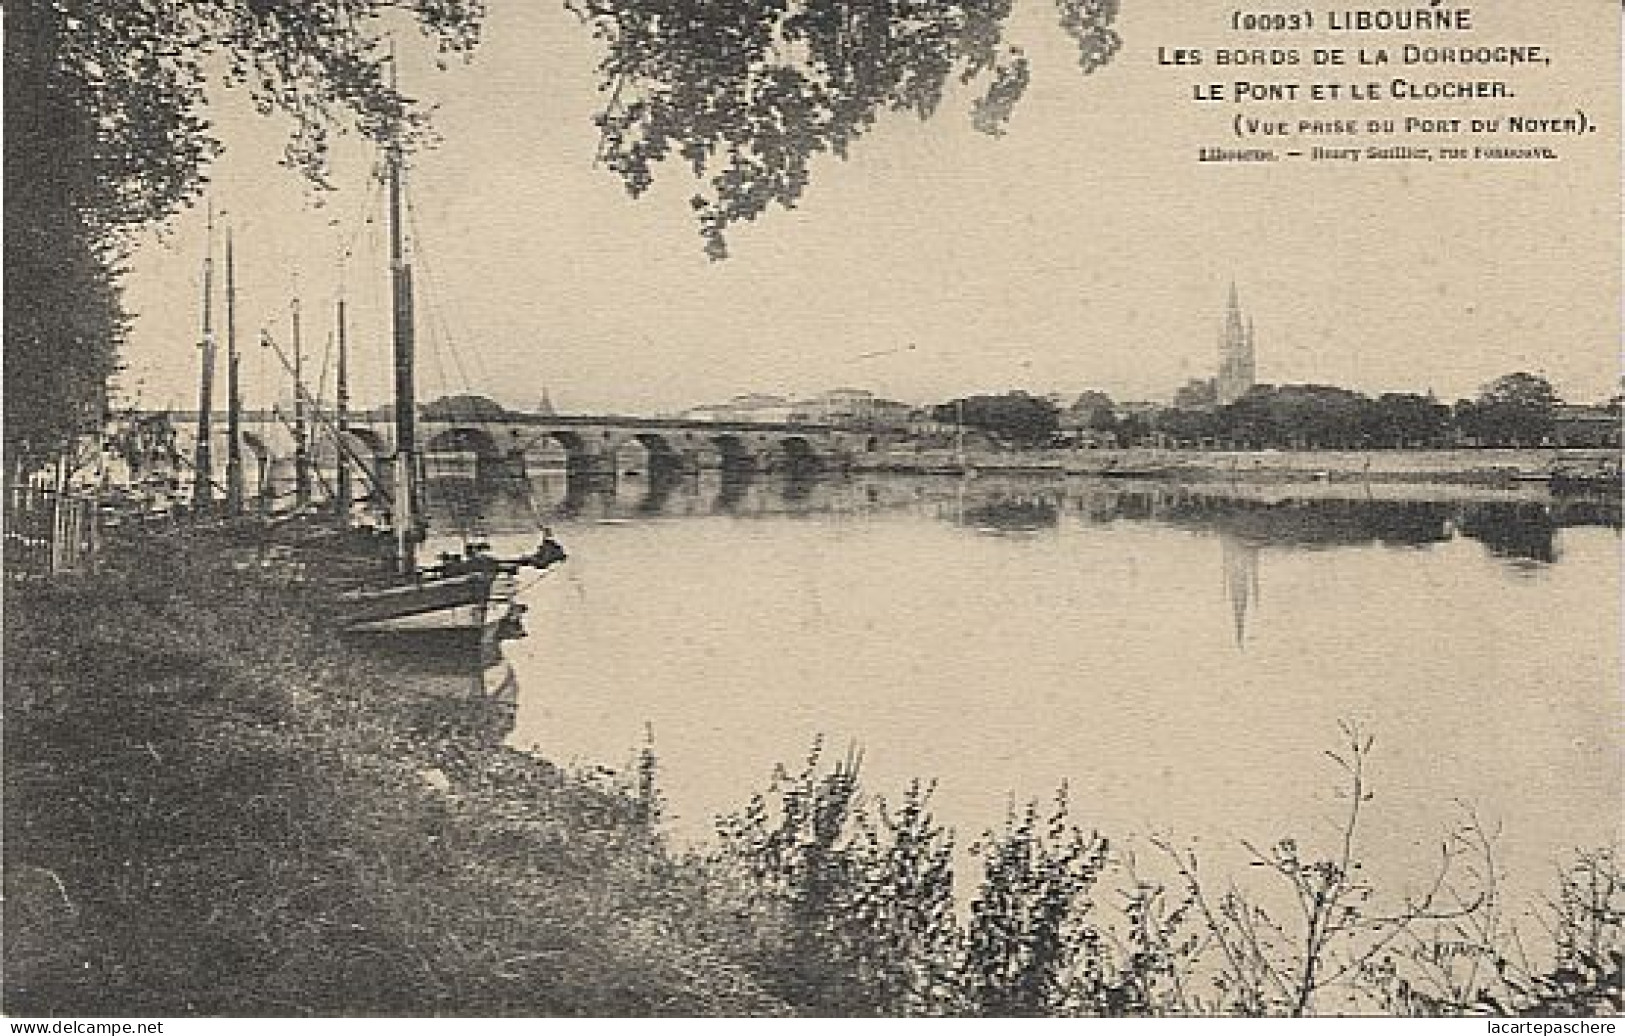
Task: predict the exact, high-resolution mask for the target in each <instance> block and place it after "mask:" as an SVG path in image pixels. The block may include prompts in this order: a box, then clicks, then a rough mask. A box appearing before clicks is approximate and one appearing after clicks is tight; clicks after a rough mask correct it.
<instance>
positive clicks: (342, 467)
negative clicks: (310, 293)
mask: <svg viewBox="0 0 1625 1036" xmlns="http://www.w3.org/2000/svg"><path fill="white" fill-rule="evenodd" d="M338 323H339V326H338V338H339V369H338V388H337V390H336V396H337V398H336V401H335V402H336V408H337V410H338V413H337V414H336V415H335V418H336V420H335V424H336V425H337V426H338V435H339V439H340V445H339V458H338V459H339V470H338V491H337V494H336V497H335V499H334V510H335V511H337V512H338V516H339V521H340V522H341V523H343V524H348V523H349V520H350V497H351V489H350V465H349V464H348V463H346V462H345V458H344V444H343V440H344V436H345V434H346V433H348V432H349V430H350V348H349V345H348V344H347V342H346V340H345V326H344V296H343V295H340V296H339V300H338Z"/></svg>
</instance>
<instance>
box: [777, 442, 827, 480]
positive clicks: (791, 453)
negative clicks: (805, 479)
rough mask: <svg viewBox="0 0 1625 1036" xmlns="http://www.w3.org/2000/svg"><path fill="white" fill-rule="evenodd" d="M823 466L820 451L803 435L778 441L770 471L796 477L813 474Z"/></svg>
mask: <svg viewBox="0 0 1625 1036" xmlns="http://www.w3.org/2000/svg"><path fill="white" fill-rule="evenodd" d="M823 466H824V463H823V458H822V457H821V456H820V455H819V452H818V449H817V448H816V447H815V446H813V444H812V443H811V442H810V441H808V439H807V437H806V436H802V435H787V436H784V437H783V438H781V439H780V440H778V442H777V443H775V444H774V446H773V448H772V454H771V457H770V459H769V461H768V467H769V468H770V469H772V470H776V471H777V470H782V471H787V472H789V473H791V474H796V475H805V474H811V473H813V472H816V471H819V470H820V469H822V468H823Z"/></svg>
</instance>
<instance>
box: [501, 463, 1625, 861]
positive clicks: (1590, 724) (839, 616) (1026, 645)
mask: <svg viewBox="0 0 1625 1036" xmlns="http://www.w3.org/2000/svg"><path fill="white" fill-rule="evenodd" d="M478 510H479V512H480V513H481V515H482V516H483V521H484V522H485V523H486V526H487V530H486V531H487V532H488V533H489V535H490V537H491V539H492V542H493V543H494V544H495V545H496V546H497V547H498V548H499V549H523V548H525V547H528V546H529V545H530V544H532V543H533V542H534V533H533V531H531V530H532V529H533V528H534V523H533V522H532V521H531V516H532V515H533V514H535V515H540V516H542V517H544V518H545V520H547V521H548V522H549V523H550V524H551V525H552V527H553V529H554V532H555V534H556V535H557V536H558V538H559V539H560V540H562V541H563V542H564V544H565V545H566V547H567V548H568V549H569V551H570V555H571V557H570V560H569V562H568V563H567V564H566V565H564V566H562V567H561V568H559V569H557V570H555V572H554V573H552V574H551V575H550V576H548V577H547V578H545V579H544V580H542V581H541V582H540V583H539V584H538V585H536V586H535V587H534V588H533V589H531V590H529V591H528V592H527V593H526V596H525V599H526V601H527V603H528V604H529V605H530V609H531V611H530V614H529V617H528V624H529V627H530V630H531V633H530V635H529V636H528V637H527V638H525V639H522V640H519V641H516V642H512V643H509V644H507V645H505V651H506V654H507V656H508V658H509V660H510V661H511V663H512V666H513V669H514V670H515V671H516V673H517V675H518V681H519V686H520V692H519V693H520V698H519V702H520V704H519V710H518V715H517V721H516V729H515V731H514V734H513V737H512V741H513V743H515V744H517V745H520V746H524V747H530V746H536V747H538V748H539V749H540V750H541V751H542V752H543V753H545V754H546V755H547V756H549V757H550V758H553V759H555V760H559V761H562V762H576V763H579V764H581V765H597V764H602V765H607V766H610V767H621V766H624V765H625V764H627V763H628V762H629V761H630V760H631V758H632V757H633V755H634V754H635V752H636V751H637V749H638V748H639V746H640V745H642V744H643V742H644V740H645V737H646V733H649V732H652V736H653V744H654V748H655V751H656V753H657V755H658V759H659V766H660V771H659V779H660V786H661V789H662V792H663V794H664V796H665V799H666V805H667V818H668V826H669V829H670V830H671V831H672V833H673V835H674V837H676V838H678V839H679V840H697V839H702V838H704V837H705V836H706V835H707V832H708V831H709V830H710V828H711V824H712V818H713V817H714V816H715V815H717V814H718V813H721V812H723V811H725V810H731V809H736V808H739V807H740V806H742V805H743V804H744V803H745V802H746V800H747V799H748V797H749V795H750V793H751V792H752V791H753V790H756V789H760V788H762V787H763V786H764V785H765V783H766V780H767V777H768V775H769V774H770V772H771V771H772V769H773V767H774V765H775V764H778V763H788V764H795V763H797V762H798V761H799V760H801V759H803V758H804V757H805V756H806V754H807V751H808V749H809V746H810V745H811V744H812V742H813V740H814V739H815V738H816V737H820V736H822V737H823V738H824V739H825V743H826V753H827V754H828V755H829V756H830V757H832V758H833V757H836V756H840V755H844V754H845V752H846V750H847V747H848V746H849V745H857V746H860V747H861V749H862V752H863V767H864V773H865V775H866V785H867V786H868V787H870V788H871V789H874V790H876V791H879V792H882V793H895V792H896V791H897V790H898V789H900V788H901V787H903V786H904V784H905V783H906V782H907V781H908V780H909V779H910V778H913V777H923V778H933V779H935V780H936V781H937V788H936V792H935V797H934V800H933V801H934V803H935V806H936V812H937V814H938V816H939V817H940V818H942V819H943V820H945V821H946V822H948V823H949V824H950V825H952V826H953V827H955V828H956V829H957V830H958V831H959V832H960V835H961V841H962V843H963V842H965V841H968V840H969V839H971V838H972V837H974V836H975V835H976V834H977V833H979V832H980V831H981V830H983V829H985V828H987V827H990V826H994V825H997V824H999V823H1000V822H1001V821H1002V819H1003V817H1004V815H1005V813H1006V810H1007V809H1008V808H1009V804H1010V803H1011V801H1013V800H1014V801H1025V800H1026V799H1028V798H1032V797H1040V798H1047V797H1048V796H1050V795H1051V794H1052V793H1053V791H1054V790H1055V788H1056V787H1057V786H1058V785H1059V784H1060V783H1062V782H1065V783H1066V784H1067V786H1068V788H1069V793H1070V797H1071V801H1072V803H1073V811H1074V814H1075V815H1076V817H1077V818H1078V819H1079V820H1081V821H1083V822H1084V823H1086V824H1087V825H1090V826H1094V827H1097V828H1099V829H1100V830H1101V831H1103V832H1105V833H1108V834H1111V835H1113V836H1116V837H1117V838H1119V839H1126V844H1129V845H1139V846H1143V845H1145V840H1146V839H1147V837H1148V836H1150V835H1156V834H1162V835H1168V836H1171V837H1172V838H1173V839H1174V840H1175V841H1176V842H1178V843H1180V844H1185V845H1192V846H1199V847H1206V848H1205V850H1204V851H1205V852H1207V853H1210V854H1213V855H1216V856H1217V857H1219V858H1220V859H1221V860H1229V861H1230V862H1232V863H1233V862H1236V861H1238V860H1239V859H1240V857H1239V850H1238V849H1237V848H1236V847H1237V846H1238V845H1239V842H1240V840H1241V839H1250V840H1252V841H1254V842H1255V843H1268V842H1270V841H1272V840H1274V839H1276V838H1278V837H1281V836H1285V835H1293V836H1295V837H1297V838H1298V839H1299V841H1300V842H1306V843H1310V844H1315V845H1323V844H1329V843H1330V841H1331V840H1332V839H1333V838H1334V836H1335V833H1336V830H1337V824H1338V823H1339V822H1340V818H1341V816H1342V815H1343V811H1344V809H1345V807H1346V802H1345V801H1344V800H1341V799H1340V798H1339V797H1338V789H1339V786H1340V785H1339V778H1338V775H1337V772H1336V770H1335V767H1334V765H1333V764H1332V763H1331V761H1330V760H1329V759H1328V758H1327V756H1326V752H1327V751H1328V750H1336V749H1338V748H1339V747H1340V741H1341V738H1342V735H1341V734H1340V732H1339V724H1340V723H1352V724H1356V725H1358V727H1359V728H1360V729H1361V730H1363V731H1365V732H1367V733H1369V734H1370V735H1372V736H1373V737H1374V738H1375V744H1374V751H1373V753H1372V756H1371V764H1370V765H1371V772H1370V781H1371V784H1372V786H1373V787H1374V789H1375V797H1374V798H1373V799H1372V801H1371V802H1370V803H1369V805H1368V807H1367V813H1366V816H1365V818H1364V822H1363V828H1362V844H1363V845H1364V847H1365V853H1366V857H1367V860H1368V864H1369V865H1370V867H1371V868H1372V869H1373V870H1374V871H1375V872H1376V873H1378V874H1383V875H1386V876H1387V877H1388V878H1389V880H1397V881H1401V882H1406V883H1409V882H1413V881H1414V882H1420V881H1421V880H1422V879H1424V878H1426V877H1428V876H1429V875H1430V874H1431V868H1432V867H1433V865H1434V862H1435V861H1436V858H1437V855H1438V846H1439V843H1440V839H1441V837H1442V836H1443V835H1444V834H1445V832H1446V831H1447V830H1449V829H1450V828H1451V827H1452V825H1454V824H1456V823H1457V822H1458V821H1460V819H1461V818H1462V816H1463V811H1464V810H1466V809H1471V810H1473V811H1475V813H1476V815H1477V816H1478V817H1479V819H1480V821H1481V822H1482V823H1483V824H1484V825H1485V826H1486V827H1489V828H1492V829H1495V830H1498V831H1499V837H1498V841H1497V849H1496V856H1497V862H1498V863H1499V864H1500V866H1501V867H1502V869H1503V870H1504V871H1505V872H1506V873H1507V874H1508V875H1511V876H1512V877H1513V880H1512V882H1511V884H1512V885H1513V886H1514V887H1522V888H1525V889H1528V890H1533V889H1534V888H1536V887H1537V886H1544V885H1546V884H1547V883H1548V881H1549V879H1550V877H1551V875H1552V873H1553V868H1554V866H1555V865H1556V864H1557V862H1558V861H1559V859H1560V857H1561V855H1562V853H1563V852H1564V851H1565V850H1567V849H1570V848H1573V847H1583V846H1601V845H1606V844H1614V843H1617V842H1618V841H1619V840H1620V838H1621V817H1620V805H1621V802H1622V795H1625V787H1622V783H1625V782H1622V774H1621V758H1622V756H1621V747H1622V745H1621V741H1622V737H1621V732H1622V729H1625V728H1622V724H1621V719H1622V708H1621V700H1620V691H1619V673H1620V657H1619V629H1620V625H1619V623H1620V585H1619V583H1620V565H1619V557H1620V554H1619V552H1620V513H1619V508H1618V505H1617V503H1616V502H1614V501H1610V500H1600V501H1598V500H1565V499H1562V498H1557V499H1554V498H1551V497H1549V496H1547V495H1546V494H1545V491H1544V490H1528V489H1526V490H1521V491H1497V490H1472V489H1466V488H1462V487H1444V486H1440V487H1428V486H1417V485H1395V486H1386V487H1384V486H1361V485H1310V484H1300V485H1295V486H1291V485H1275V486H1259V485H1252V486H1248V485H1195V486H1187V487H1169V486H1159V485H1152V484H1130V483H1113V482H1107V481H1094V482H1085V481H1081V480H1077V479H1073V480H1070V481H1062V480H1059V479H1053V480H1045V479H1034V480H1028V481H1024V480H1021V479H990V478H982V479H970V480H963V479H958V478H902V477H889V478H882V477H876V478H866V479H851V480H828V481H816V480H815V481H783V480H782V479H781V480H772V479H765V478H764V479H763V480H760V481H756V482H729V481H722V480H719V479H718V478H717V477H716V476H714V475H708V476H705V477H703V478H702V479H699V480H693V479H690V480H688V481H686V482H681V481H679V482H675V483H671V484H667V485H661V486H655V487H650V486H647V485H645V484H644V483H642V482H641V481H639V480H635V479H625V478H623V479H622V481H621V484H620V486H619V488H618V491H617V492H614V493H606V492H603V491H586V490H583V489H582V488H580V487H568V488H567V487H566V485H565V482H564V480H563V477H562V476H561V475H554V476H550V477H542V478H535V479H533V480H532V481H531V483H529V484H528V485H527V486H526V487H524V488H515V487H509V489H508V490H507V491H506V492H505V493H502V494H486V495H485V496H484V497H483V499H482V501H481V503H480V504H479V505H478ZM1012 797H1013V798H1012Z"/></svg>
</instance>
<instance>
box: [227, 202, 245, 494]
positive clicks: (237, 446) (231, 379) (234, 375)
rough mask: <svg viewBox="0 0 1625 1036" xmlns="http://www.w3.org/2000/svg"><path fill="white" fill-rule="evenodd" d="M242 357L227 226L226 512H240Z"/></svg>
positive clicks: (233, 266)
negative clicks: (239, 346)
mask: <svg viewBox="0 0 1625 1036" xmlns="http://www.w3.org/2000/svg"><path fill="white" fill-rule="evenodd" d="M242 359H243V358H242V354H240V353H239V352H238V351H237V274H236V265H235V263H234V262H233V260H232V254H231V227H229V226H228V227H226V510H227V511H228V512H229V513H230V514H233V515H238V514H242V513H243V442H242V439H243V423H242V422H243V396H242V382H241V375H242Z"/></svg>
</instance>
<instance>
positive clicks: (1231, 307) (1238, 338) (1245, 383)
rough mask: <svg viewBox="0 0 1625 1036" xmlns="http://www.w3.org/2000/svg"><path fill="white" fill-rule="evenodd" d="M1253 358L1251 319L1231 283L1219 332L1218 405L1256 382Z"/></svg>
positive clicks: (1227, 401) (1216, 384) (1229, 400)
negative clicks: (1242, 307)
mask: <svg viewBox="0 0 1625 1036" xmlns="http://www.w3.org/2000/svg"><path fill="white" fill-rule="evenodd" d="M1256 376H1257V374H1256V370H1255V367H1254V359H1253V318H1252V317H1251V316H1247V315H1244V314H1243V313H1242V311H1241V299H1240V297H1239V296H1238V295H1237V293H1236V282H1235V281H1231V282H1230V299H1229V302H1228V304H1227V305H1226V307H1225V314H1224V326H1223V327H1222V328H1221V330H1220V331H1219V376H1218V378H1217V379H1216V380H1215V386H1216V388H1217V392H1218V399H1219V403H1220V404H1221V405H1223V404H1225V403H1234V402H1235V401H1236V400H1238V399H1240V398H1241V397H1242V396H1244V395H1246V393H1247V390H1248V389H1250V388H1252V387H1253V385H1254V384H1255V379H1256Z"/></svg>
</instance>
